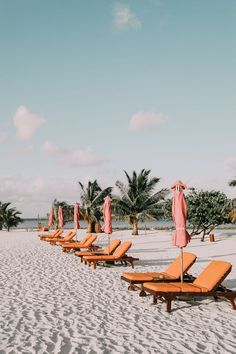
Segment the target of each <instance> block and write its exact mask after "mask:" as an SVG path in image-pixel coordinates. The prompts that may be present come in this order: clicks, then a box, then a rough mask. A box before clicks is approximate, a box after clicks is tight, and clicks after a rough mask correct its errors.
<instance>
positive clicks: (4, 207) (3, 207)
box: [0, 202, 11, 230]
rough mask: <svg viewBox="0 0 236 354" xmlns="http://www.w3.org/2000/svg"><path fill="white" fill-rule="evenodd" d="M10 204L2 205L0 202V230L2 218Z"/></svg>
mask: <svg viewBox="0 0 236 354" xmlns="http://www.w3.org/2000/svg"><path fill="white" fill-rule="evenodd" d="M10 204H11V203H2V202H0V230H2V228H3V224H4V216H5V214H6V210H7V208H8V207H9V205H10Z"/></svg>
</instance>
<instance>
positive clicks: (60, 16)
mask: <svg viewBox="0 0 236 354" xmlns="http://www.w3.org/2000/svg"><path fill="white" fill-rule="evenodd" d="M235 33H236V2H235V1H234V0H227V1H211V0H199V1H193V0H179V1H176V0H169V1H167V0H145V1H144V0H133V1H120V2H116V1H108V0H99V1H95V0H93V1H92V0H60V1H58V0H50V1H49V0H40V1H36V0H21V1H17V0H8V1H5V0H0V51H1V56H0V80H1V85H0V97H1V104H0V161H1V167H2V168H1V173H0V200H1V201H12V202H13V204H14V205H15V206H17V207H18V208H19V209H20V210H21V211H22V212H23V216H24V217H33V216H37V214H40V215H42V216H43V215H45V214H46V212H47V211H48V209H49V207H50V204H51V202H52V200H53V199H54V198H58V199H63V200H66V201H68V202H70V203H73V202H75V201H77V200H78V199H79V188H78V183H77V182H78V181H82V182H86V181H88V180H89V179H95V178H96V179H97V180H98V182H99V183H100V184H101V185H102V186H103V187H106V186H108V185H114V184H115V181H116V180H117V179H119V180H123V181H125V180H124V173H123V170H124V169H125V170H127V171H128V172H130V173H131V172H132V171H133V170H137V171H139V170H141V169H142V168H146V169H151V171H152V175H153V176H154V175H155V176H158V177H161V183H160V184H159V188H161V187H169V186H170V184H172V183H173V182H174V181H175V180H176V179H182V180H183V181H184V182H185V183H187V184H188V185H189V186H190V187H196V188H204V189H217V190H222V191H224V192H225V193H227V195H229V196H233V195H235V189H232V188H229V187H228V186H227V184H228V181H229V180H230V179H231V178H233V177H236V148H235V132H236V119H235V115H236V99H235V92H236V42H235Z"/></svg>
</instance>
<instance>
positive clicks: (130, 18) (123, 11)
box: [113, 3, 141, 31]
mask: <svg viewBox="0 0 236 354" xmlns="http://www.w3.org/2000/svg"><path fill="white" fill-rule="evenodd" d="M113 26H114V28H115V29H116V30H118V31H122V30H125V29H128V28H131V29H134V30H137V29H139V28H140V27H141V22H140V20H139V19H138V17H137V16H136V14H135V13H134V12H131V10H130V8H129V6H127V5H125V4H120V3H117V4H115V6H114V7H113Z"/></svg>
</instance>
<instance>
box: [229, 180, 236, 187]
mask: <svg viewBox="0 0 236 354" xmlns="http://www.w3.org/2000/svg"><path fill="white" fill-rule="evenodd" d="M229 186H230V187H236V179H232V181H229Z"/></svg>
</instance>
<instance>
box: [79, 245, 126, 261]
mask: <svg viewBox="0 0 236 354" xmlns="http://www.w3.org/2000/svg"><path fill="white" fill-rule="evenodd" d="M120 243H121V241H120V240H113V241H111V243H110V245H109V246H107V247H106V248H104V250H100V251H99V250H98V251H87V252H86V251H84V252H81V251H76V252H75V255H76V256H78V257H80V259H81V262H83V257H84V256H98V255H106V256H107V255H110V254H112V253H113V252H114V251H115V249H116V248H117V247H118V246H119V245H120Z"/></svg>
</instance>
